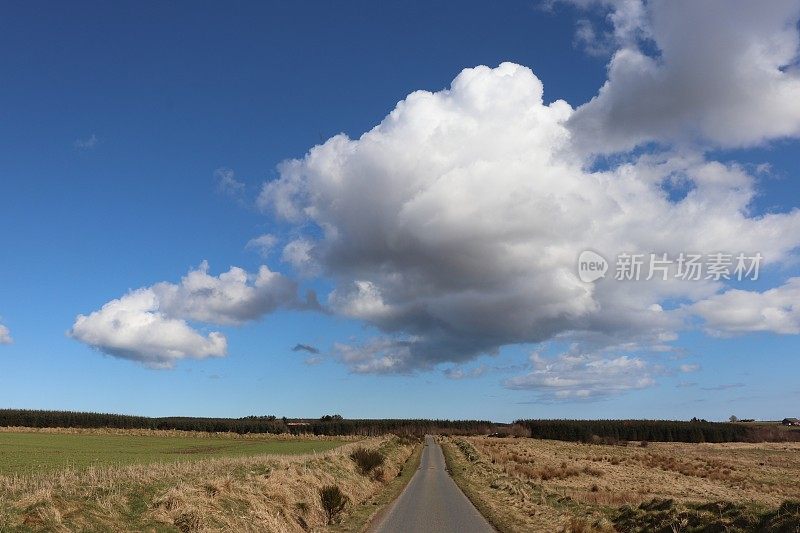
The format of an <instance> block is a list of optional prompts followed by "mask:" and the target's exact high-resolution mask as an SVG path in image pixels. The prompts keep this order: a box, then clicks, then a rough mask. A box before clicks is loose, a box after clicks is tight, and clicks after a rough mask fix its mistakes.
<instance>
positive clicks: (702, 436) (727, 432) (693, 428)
mask: <svg viewBox="0 0 800 533" xmlns="http://www.w3.org/2000/svg"><path fill="white" fill-rule="evenodd" d="M515 424H518V425H521V426H523V427H525V428H526V429H527V430H528V432H530V436H531V437H533V438H538V439H551V440H564V441H575V442H622V441H651V442H754V441H761V440H773V438H775V437H780V433H779V432H773V431H765V430H769V429H771V428H764V427H759V426H749V425H745V424H735V423H728V422H709V421H707V420H699V419H696V418H695V419H692V420H690V421H688V422H687V421H681V420H517V421H516V422H515ZM783 433H784V434H786V435H787V436H788V434H787V433H786V432H783Z"/></svg>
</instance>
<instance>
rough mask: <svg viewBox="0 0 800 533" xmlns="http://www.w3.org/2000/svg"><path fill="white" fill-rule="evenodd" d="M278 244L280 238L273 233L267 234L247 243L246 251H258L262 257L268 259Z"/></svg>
mask: <svg viewBox="0 0 800 533" xmlns="http://www.w3.org/2000/svg"><path fill="white" fill-rule="evenodd" d="M277 243H278V238H277V237H276V236H275V235H272V234H271V233H265V234H264V235H260V236H258V237H255V238H253V239H250V240H249V241H247V244H246V245H245V249H247V250H256V251H257V252H258V253H259V254H261V256H262V257H266V256H267V255H269V253H270V252H271V251H272V248H273V247H274V246H275V245H276V244H277Z"/></svg>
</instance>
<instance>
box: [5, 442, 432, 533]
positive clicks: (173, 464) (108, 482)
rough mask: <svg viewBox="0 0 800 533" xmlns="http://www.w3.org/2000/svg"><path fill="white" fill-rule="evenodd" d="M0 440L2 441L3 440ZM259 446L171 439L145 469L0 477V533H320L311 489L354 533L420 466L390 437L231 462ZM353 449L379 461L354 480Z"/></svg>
mask: <svg viewBox="0 0 800 533" xmlns="http://www.w3.org/2000/svg"><path fill="white" fill-rule="evenodd" d="M52 433H53V432H50V433H49V434H48V433H45V432H41V433H38V434H34V436H36V437H38V438H40V439H42V438H45V437H58V438H60V440H58V442H65V440H64V438H65V437H80V438H81V439H83V442H87V440H86V439H87V438H88V437H95V436H97V437H100V439H99V440H97V441H96V442H98V443H99V442H108V441H107V440H106V439H111V438H112V437H115V436H116V437H123V440H120V441H113V440H112V441H111V442H128V443H129V442H135V437H143V438H145V439H154V438H155V439H156V440H159V439H160V438H171V439H175V437H168V436H164V435H162V436H160V437H156V436H155V435H150V436H149V437H148V436H146V435H131V434H123V435H102V434H99V432H95V433H94V434H84V435H76V434H56V435H53V434H52ZM19 434H20V433H19V432H14V433H13V435H19ZM0 437H5V438H8V434H7V433H3V434H2V435H0ZM67 440H69V439H67ZM260 440H262V439H261V437H252V436H248V437H236V436H228V437H224V436H217V437H211V436H209V437H204V436H202V435H198V436H194V437H189V436H178V438H177V440H174V442H180V443H181V444H180V446H178V447H171V446H167V447H161V448H159V450H158V451H157V452H154V451H153V450H152V448H150V450H149V451H147V452H143V453H142V457H140V458H139V459H144V460H148V459H146V458H148V457H149V458H154V457H155V458H156V462H151V463H149V464H133V465H128V466H103V467H98V468H86V469H83V470H76V469H67V470H60V471H59V470H51V471H49V472H46V471H43V472H38V473H36V474H28V475H20V476H16V475H13V476H4V475H0V531H2V532H3V533H6V532H9V533H11V532H19V533H28V532H39V531H41V532H48V533H49V532H53V531H59V532H70V531H80V532H98V533H99V532H107V531H119V532H134V531H135V532H140V531H150V532H176V533H180V532H184V533H190V532H191V533H193V532H201V531H241V532H253V533H256V532H258V533H260V532H263V531H275V532H282V533H284V532H285V533H306V532H308V531H327V530H329V528H328V526H327V524H326V522H327V517H326V514H325V511H324V509H323V507H322V503H321V499H320V489H321V488H322V487H326V486H329V485H336V486H337V487H339V489H340V490H341V491H342V492H343V493H344V495H345V497H346V498H347V505H346V506H345V508H344V510H343V512H342V513H341V515H340V516H339V517H337V518H336V520H335V522H336V523H335V525H334V526H332V527H333V529H334V530H336V531H360V530H362V528H363V527H364V525H365V523H366V521H367V520H368V519H369V518H370V516H371V515H372V514H373V513H375V512H376V511H377V510H379V509H380V508H381V506H382V505H385V504H386V503H388V502H389V501H390V500H391V499H392V497H394V496H395V495H396V494H397V493H398V492H399V491H400V490H402V487H403V485H404V484H405V483H406V482H407V481H408V478H410V476H411V475H412V474H413V472H414V471H416V466H415V463H414V458H415V457H416V458H418V456H419V444H418V441H416V440H414V439H399V438H397V437H392V436H385V437H372V438H366V439H361V440H358V441H354V440H351V441H349V442H347V443H344V444H342V445H341V446H337V447H335V448H333V449H330V450H328V451H326V452H322V453H318V454H299V453H297V452H298V451H300V450H308V449H309V448H311V449H318V448H319V447H321V446H322V447H329V448H330V447H331V446H336V445H337V444H340V443H341V441H331V440H327V439H319V438H314V437H308V438H306V439H304V440H302V441H298V440H297V438H296V437H295V438H292V439H289V438H287V437H284V438H281V437H275V438H274V440H273V441H272V442H271V444H275V445H278V446H288V447H289V448H288V449H289V450H291V452H292V453H293V454H291V455H278V454H266V455H265V454H258V455H252V456H251V455H248V456H239V457H233V456H231V454H235V453H240V451H235V450H241V449H245V450H248V452H246V453H248V454H249V451H252V450H254V449H259V446H262V445H263V444H265V442H263V440H262V441H261V442H260ZM198 441H199V442H198ZM217 441H222V442H217ZM53 442H56V441H53ZM93 442H94V441H93ZM217 444H227V445H230V446H234V447H233V448H227V449H226V450H225V451H218V452H216V453H219V454H220V455H218V456H213V455H211V456H209V455H208V454H207V453H214V452H210V451H209V452H206V451H205V450H206V448H205V447H211V446H214V445H217ZM301 444H302V446H301ZM98 446H99V445H98ZM236 446H241V447H243V448H236ZM192 447H203V453H199V454H197V453H195V454H184V453H177V454H174V450H185V449H188V448H192ZM358 448H366V449H372V450H378V451H380V453H381V454H382V456H383V457H384V459H385V460H384V463H383V464H382V465H381V467H379V468H377V469H375V471H374V472H371V473H369V474H365V473H363V472H362V471H361V470H359V468H358V467H357V465H356V463H355V461H354V460H353V459H352V458H351V453H352V452H353V451H354V450H356V449H358ZM261 449H262V450H263V448H261ZM272 449H276V448H272ZM105 450H106V451H105V453H106V457H108V456H110V457H115V458H118V455H115V452H116V451H117V450H118V448H116V447H114V446H112V448H111V451H109V449H108V448H105ZM415 452H416V453H415ZM226 453H227V454H228V455H224V454H226ZM243 453H244V452H243ZM172 455H179V456H180V457H184V456H185V455H190V456H193V457H198V456H199V457H198V460H194V461H180V460H179V461H174V460H168V461H161V459H163V458H164V457H172ZM141 462H142V461H141V460H138V459H137V463H141ZM407 462H408V463H409V464H407Z"/></svg>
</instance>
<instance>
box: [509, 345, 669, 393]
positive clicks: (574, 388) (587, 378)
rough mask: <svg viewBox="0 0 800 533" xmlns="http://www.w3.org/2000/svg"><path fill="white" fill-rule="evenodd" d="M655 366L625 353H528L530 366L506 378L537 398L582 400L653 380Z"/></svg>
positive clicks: (642, 384)
mask: <svg viewBox="0 0 800 533" xmlns="http://www.w3.org/2000/svg"><path fill="white" fill-rule="evenodd" d="M658 371H659V370H658V368H657V367H654V366H653V365H652V364H649V363H647V362H645V361H644V360H642V359H640V358H638V357H631V356H628V355H619V356H603V355H599V354H586V353H573V352H567V353H563V354H560V355H558V356H556V357H550V358H548V357H543V356H541V355H540V354H538V353H534V354H533V355H532V356H531V370H530V372H529V373H527V374H524V375H522V376H517V377H513V378H510V379H508V380H507V381H506V386H507V387H509V388H511V389H533V390H536V391H538V392H539V400H544V401H554V400H562V401H563V400H586V399H594V398H597V397H603V396H611V395H614V394H619V393H622V392H626V391H630V390H635V389H644V388H647V387H650V386H652V385H653V384H654V383H655V379H654V375H656V374H657V373H658Z"/></svg>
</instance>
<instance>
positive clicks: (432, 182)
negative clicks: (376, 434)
mask: <svg viewBox="0 0 800 533" xmlns="http://www.w3.org/2000/svg"><path fill="white" fill-rule="evenodd" d="M542 96H543V87H542V83H541V82H540V81H539V79H537V78H536V76H535V75H534V74H533V73H532V72H531V71H530V70H529V69H527V68H525V67H522V66H520V65H514V64H510V63H504V64H502V65H500V66H499V67H497V68H494V69H491V68H488V67H476V68H474V69H466V70H464V71H463V72H462V73H461V74H459V75H458V77H457V78H456V79H455V80H454V81H453V83H452V85H451V87H450V88H449V89H447V90H443V91H439V92H435V93H431V92H426V91H417V92H415V93H413V94H411V95H409V96H408V97H407V98H406V99H405V100H403V101H402V102H400V103H399V104H398V105H397V107H396V108H395V109H394V110H393V111H392V112H391V113H390V114H389V115H388V116H387V117H386V118H385V119H384V120H383V122H381V124H379V125H378V126H376V127H375V128H374V129H372V130H371V131H369V132H367V133H365V134H364V135H363V136H362V137H361V138H359V139H355V140H354V139H350V138H348V137H347V136H345V135H337V136H336V137H333V138H331V139H330V140H328V141H327V142H326V143H324V144H323V145H320V146H316V147H314V148H313V149H311V150H310V151H309V153H308V154H307V155H306V156H305V157H304V158H303V159H298V160H291V161H287V162H285V163H283V164H282V165H281V166H280V167H279V170H280V177H279V179H277V180H275V181H272V182H269V183H267V184H265V185H264V188H263V190H262V193H261V196H260V198H259V204H260V205H261V206H262V208H264V209H265V210H267V211H269V212H271V213H273V214H274V215H275V216H276V217H278V218H281V219H284V220H286V221H289V222H291V223H294V224H295V225H296V227H295V230H296V231H297V232H300V233H301V234H303V235H302V237H300V239H301V240H302V242H303V243H304V246H303V247H302V251H303V252H304V253H303V254H298V256H299V257H302V258H303V259H304V260H305V258H306V257H308V258H311V257H313V259H314V261H315V262H316V263H317V264H318V265H319V268H320V269H321V271H322V272H323V274H324V275H326V276H328V277H330V278H331V279H332V280H334V281H335V283H336V287H335V290H334V291H332V293H331V294H330V295H329V298H328V304H329V305H330V308H331V310H332V311H334V312H336V313H338V314H341V315H344V316H349V317H353V318H356V319H360V320H363V321H366V322H367V323H370V324H372V325H374V326H376V327H377V328H378V329H379V330H381V331H382V332H383V333H384V335H385V336H384V337H381V338H376V339H373V340H370V341H367V342H365V343H363V344H357V343H356V344H352V343H351V344H340V345H338V346H337V352H338V354H339V356H340V359H341V360H342V361H344V362H345V363H346V364H347V365H349V366H350V368H351V369H353V370H354V371H356V372H379V373H380V372H408V371H413V370H416V369H428V368H432V367H434V366H435V365H437V364H439V363H444V362H450V363H456V364H458V363H463V362H465V361H469V360H471V359H473V358H474V357H476V356H477V355H479V354H483V353H493V352H495V351H496V350H497V349H498V348H499V347H501V346H504V345H510V344H521V343H537V342H542V341H545V340H548V339H553V338H558V339H564V338H566V339H578V340H581V342H583V344H584V346H585V348H586V350H587V353H595V352H594V350H597V349H598V348H601V347H602V348H608V347H609V346H620V347H624V348H625V349H630V348H631V347H636V346H638V347H640V348H642V349H664V343H665V342H667V341H668V340H669V339H671V338H674V332H675V331H677V330H679V329H680V328H681V327H683V321H684V315H685V313H684V311H682V310H680V309H679V310H675V309H674V308H673V309H670V308H669V307H666V308H665V306H664V305H662V304H663V303H664V302H665V301H668V300H672V301H689V302H693V301H697V300H702V299H705V298H709V297H711V296H713V295H714V294H716V293H717V292H718V291H719V290H720V288H721V284H720V283H718V282H712V281H700V282H680V281H674V280H673V281H668V282H662V281H651V282H644V281H641V282H632V283H622V282H615V281H613V280H603V281H600V282H598V283H596V284H593V285H592V284H586V283H582V282H581V281H579V280H578V278H577V276H576V262H577V257H578V255H579V254H580V252H581V251H582V250H585V249H592V250H596V251H598V252H600V253H602V254H603V255H605V256H606V257H607V258H609V259H613V258H614V257H615V255H616V254H617V253H619V252H624V251H633V252H642V253H648V252H654V253H661V252H667V253H669V254H670V255H671V256H672V257H674V256H675V255H677V254H678V253H679V252H681V251H700V252H704V253H713V252H717V251H731V252H738V251H741V252H747V253H752V252H761V253H762V254H763V256H764V258H765V261H766V263H767V264H775V263H779V262H781V261H783V260H784V259H785V258H786V257H787V256H788V255H789V254H790V253H791V251H792V250H793V249H794V248H795V247H796V246H797V245H798V243H800V212H798V211H796V210H795V211H791V212H788V213H770V214H766V215H754V214H753V213H751V207H750V203H751V201H752V199H753V198H754V195H755V194H756V192H755V181H754V179H753V177H752V176H750V175H749V174H748V173H747V172H746V171H745V170H744V169H742V168H740V167H738V166H736V165H734V164H721V163H718V162H713V161H706V160H705V159H704V157H703V156H702V155H699V154H697V153H692V152H689V151H686V150H682V151H670V152H664V153H658V154H649V155H643V156H638V157H636V158H630V159H629V160H628V161H627V162H625V163H624V164H621V165H618V166H616V167H613V168H611V169H609V170H604V171H588V170H586V166H585V163H586V161H585V160H584V159H583V158H582V157H581V156H580V155H578V154H577V153H576V152H575V151H574V145H573V143H572V137H573V134H574V132H573V130H572V129H571V128H572V127H573V126H572V124H574V122H573V121H572V118H573V116H574V111H573V109H572V108H571V107H570V106H569V105H568V104H567V103H565V102H563V101H555V102H553V103H551V104H544V102H543V98H542ZM676 188H677V189H680V190H682V191H683V193H682V194H680V195H677V196H678V197H677V198H676V197H675V195H674V194H671V192H670V191H673V190H674V189H676ZM307 228H313V229H312V230H307ZM304 230H305V232H304ZM304 233H305V234H304ZM320 234H321V236H320ZM301 263H302V261H301ZM582 357H589V356H582ZM621 357H622V356H621ZM624 357H628V356H624ZM638 361H640V360H639V359H637V358H630V357H629V358H623V359H619V358H612V359H608V360H606V359H603V358H601V359H600V360H595V359H592V360H591V361H586V363H585V366H586V368H587V369H589V370H593V369H597V368H603V369H605V368H607V367H608V368H609V369H612V368H616V366H615V365H623V364H624V365H627V367H628V370H629V371H630V372H631V373H633V372H634V370H635V369H636V368H639V367H637V366H636V365H638ZM562 367H564V365H563V364H562V365H561V366H552V367H551V368H552V370H551V373H552V372H556V371H558V369H559V368H562ZM564 368H566V367H564ZM589 370H586V371H585V372H583V371H582V375H585V376H587V379H589V378H590V376H591V372H589ZM626 375H627V374H626ZM509 383H510V384H514V386H516V387H518V388H521V387H523V386H524V385H525V383H531V384H534V383H535V379H533V378H531V379H530V380H528V381H525V380H522V381H518V382H509ZM626 383H627V382H626ZM639 383H649V381H647V380H634V381H631V382H630V383H628V384H627V385H625V386H624V387H623V389H626V390H627V389H628V388H635V386H634V385H635V384H639ZM615 390H622V389H619V388H618V389H615ZM562 394H564V393H562Z"/></svg>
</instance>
